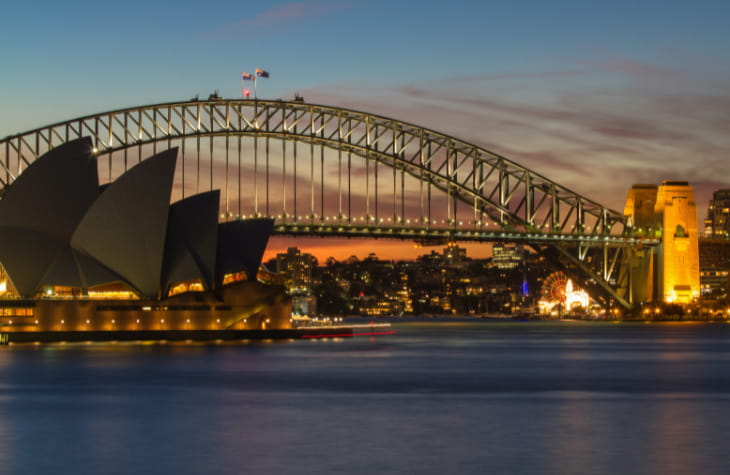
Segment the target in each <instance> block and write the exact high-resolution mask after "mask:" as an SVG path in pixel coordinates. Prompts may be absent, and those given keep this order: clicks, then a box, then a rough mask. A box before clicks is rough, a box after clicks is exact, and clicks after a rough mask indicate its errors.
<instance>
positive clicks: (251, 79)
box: [241, 73, 256, 81]
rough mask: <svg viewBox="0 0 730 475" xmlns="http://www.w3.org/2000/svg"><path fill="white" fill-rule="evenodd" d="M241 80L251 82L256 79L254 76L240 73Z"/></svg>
mask: <svg viewBox="0 0 730 475" xmlns="http://www.w3.org/2000/svg"><path fill="white" fill-rule="evenodd" d="M241 79H243V80H244V81H253V80H254V79H256V76H254V75H253V74H248V73H241Z"/></svg>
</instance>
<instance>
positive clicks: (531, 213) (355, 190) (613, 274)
mask: <svg viewBox="0 0 730 475" xmlns="http://www.w3.org/2000/svg"><path fill="white" fill-rule="evenodd" d="M82 136H90V137H91V138H92V140H93V141H94V144H95V148H96V153H97V154H98V157H99V167H100V170H99V172H100V176H101V177H103V179H107V180H108V181H112V180H114V179H115V178H116V177H117V176H119V175H120V174H122V173H123V172H125V171H126V170H127V169H128V168H129V167H131V166H133V165H134V164H136V163H138V162H139V161H140V160H141V157H147V156H150V155H152V154H154V153H156V152H157V151H158V150H162V149H164V148H169V147H174V146H177V147H179V149H180V157H179V159H178V169H177V171H176V178H175V185H174V192H173V194H174V196H173V198H174V199H178V198H183V197H185V196H189V195H191V194H194V193H197V192H201V191H206V190H210V189H220V190H221V219H222V220H229V219H238V218H247V217H254V216H255V217H260V216H270V217H273V218H275V219H276V225H275V231H274V232H275V233H277V234H288V235H295V234H296V235H317V236H327V235H331V236H345V237H392V238H400V239H410V240H418V241H424V242H429V241H436V242H439V241H444V240H461V241H524V242H526V243H529V244H531V245H533V246H534V247H536V248H539V249H540V250H541V251H543V252H545V253H546V254H547V255H552V256H553V257H554V258H555V259H556V262H557V261H559V262H560V263H562V264H563V266H564V267H566V268H567V269H568V270H569V271H570V270H572V271H573V274H574V276H575V278H577V279H578V280H579V281H580V282H581V283H582V284H584V286H585V287H587V288H588V289H590V290H591V291H592V293H593V295H594V297H597V298H599V299H601V300H603V301H604V303H606V304H607V305H608V304H610V303H611V302H615V303H617V304H619V305H622V306H624V307H626V308H629V307H631V296H630V295H629V294H628V291H627V290H626V289H628V288H629V285H628V279H629V277H630V276H629V275H628V272H624V271H623V269H625V268H626V267H627V266H624V265H622V263H623V262H625V259H626V255H627V252H630V251H631V250H632V249H636V248H637V247H641V246H644V245H647V244H654V243H653V242H652V241H646V240H645V241H640V240H638V239H637V238H635V237H632V236H630V235H629V233H628V232H627V231H628V230H627V228H626V223H625V221H624V217H623V215H622V214H621V213H619V212H617V211H614V210H611V209H608V208H606V207H604V206H602V205H600V204H599V203H597V202H595V201H593V200H590V199H589V198H587V197H585V196H582V195H580V194H578V193H575V192H573V191H571V190H569V189H567V188H566V187H564V186H562V185H560V184H558V183H556V182H555V181H552V180H550V179H548V178H546V177H544V176H542V175H540V174H538V173H536V172H534V171H532V170H530V169H528V168H525V167H522V166H520V165H519V164H517V163H515V162H513V161H510V160H508V159H507V158H505V157H502V156H500V155H498V154H495V153H493V152H490V151H488V150H486V149H483V148H481V147H478V146H476V145H473V144H470V143H467V142H464V141H462V140H459V139H457V138H454V137H451V136H448V135H445V134H442V133H439V132H436V131H433V130H429V129H425V128H422V127H418V126H416V125H412V124H408V123H404V122H401V121H398V120H394V119H389V118H386V117H381V116H377V115H373V114H367V113H363V112H358V111H353V110H348V109H342V108H337V107H329V106H322V105H314V104H306V103H304V102H301V101H295V102H285V101H263V100H258V101H254V100H223V99H211V100H207V101H201V100H197V99H196V100H191V101H188V102H175V103H166V104H156V105H148V106H142V107H135V108H130V109H123V110H117V111H112V112H104V113H101V114H95V115H90V116H86V117H81V118H77V119H73V120H69V121H66V122H60V123H57V124H53V125H49V126H46V127H42V128H38V129H35V130H32V131H29V132H25V133H22V134H18V135H15V136H10V137H6V138H5V139H3V140H2V141H0V182H1V183H2V185H3V186H7V185H9V184H10V183H12V181H13V180H14V179H15V177H17V176H18V174H19V173H20V172H21V171H22V170H23V168H24V167H26V166H27V165H28V164H30V163H31V162H32V161H33V160H35V158H37V157H38V156H40V155H41V154H43V153H45V152H46V151H48V150H49V149H51V148H53V147H55V146H58V145H60V144H62V143H65V142H67V141H69V140H72V139H75V138H78V137H82ZM175 194H176V195H175Z"/></svg>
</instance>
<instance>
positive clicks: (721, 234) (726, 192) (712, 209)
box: [704, 188, 730, 239]
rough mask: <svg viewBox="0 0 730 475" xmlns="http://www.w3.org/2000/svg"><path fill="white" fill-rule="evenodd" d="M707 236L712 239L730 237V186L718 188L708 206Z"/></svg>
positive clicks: (706, 219)
mask: <svg viewBox="0 0 730 475" xmlns="http://www.w3.org/2000/svg"><path fill="white" fill-rule="evenodd" d="M704 234H705V237H707V238H711V239H727V238H730V188H725V189H722V190H717V191H715V192H714V193H713V194H712V200H710V205H709V206H708V207H707V217H706V218H705V233H704Z"/></svg>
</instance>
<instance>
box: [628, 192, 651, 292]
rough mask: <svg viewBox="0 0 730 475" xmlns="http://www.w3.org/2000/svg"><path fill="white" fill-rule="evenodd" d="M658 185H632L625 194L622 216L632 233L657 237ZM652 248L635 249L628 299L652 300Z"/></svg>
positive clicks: (631, 262) (631, 261) (631, 263)
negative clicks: (624, 217) (626, 219)
mask: <svg viewBox="0 0 730 475" xmlns="http://www.w3.org/2000/svg"><path fill="white" fill-rule="evenodd" d="M657 188H658V187H657V185H646V184H639V185H633V186H632V187H631V189H630V190H629V192H628V194H627V196H626V206H625V207H624V215H625V216H626V217H627V218H628V222H629V226H631V229H632V232H633V233H634V234H635V235H637V236H640V237H652V238H653V237H658V233H659V223H657V217H656V216H655V214H654V206H655V204H656V199H657ZM655 262H656V261H655V250H654V249H651V248H640V249H636V250H634V252H633V254H632V256H631V260H630V266H631V276H632V278H631V301H633V302H651V301H653V300H655V295H654V280H655V275H656V274H655V272H654V267H655V265H656V264H655Z"/></svg>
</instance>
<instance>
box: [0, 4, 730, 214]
mask: <svg viewBox="0 0 730 475" xmlns="http://www.w3.org/2000/svg"><path fill="white" fill-rule="evenodd" d="M728 19H730V2H727V1H694V2H690V1H666V0H665V1H636V0H633V1H623V0H617V1H612V2H592V1H553V2H548V1H519V0H516V1H510V2H504V1H498V2H493V1H454V2H443V1H418V2H415V1H413V2H412V1H398V0H391V1H381V0H375V1H364V0H331V1H330V0H324V1H303V2H265V1H260V2H240V1H238V2H232V1H231V2H229V1H222V2H221V1H209V2H189V1H175V2H168V1H147V2H141V1H136V0H134V1H127V2H114V3H110V2H97V1H94V2H92V1H85V0H83V1H76V2H63V3H60V2H51V1H37V2H13V3H12V5H11V6H6V7H5V8H4V12H3V15H2V16H1V17H0V45H2V46H1V48H2V53H3V55H2V56H3V67H2V68H1V69H0V111H2V113H1V114H0V136H5V135H10V134H15V133H19V132H22V131H25V130H29V129H32V128H35V127H38V126H42V125H45V124H49V123H52V122H57V121H62V120H65V119H70V118H73V117H77V116H80V115H85V114H91V113H95V112H102V111H106V110H111V109H116V108H121V107H130V106H136V105H142V104H150V103H157V102H167V101H175V100H186V99H189V98H191V97H193V96H194V95H196V94H200V96H201V97H205V96H207V95H208V94H209V93H210V92H212V91H214V90H218V91H219V92H220V93H221V95H223V96H226V97H238V96H239V95H240V80H239V78H240V73H241V72H242V71H247V72H253V70H254V68H256V67H260V68H264V69H266V70H268V71H270V72H271V78H270V79H268V80H266V81H261V82H260V83H259V86H260V88H259V96H260V97H266V98H291V97H293V94H294V93H295V92H299V93H300V94H302V95H303V96H304V97H305V99H306V100H307V101H308V102H320V103H326V104H331V105H337V106H344V107H352V108H356V109H361V110H366V111H370V112H376V113H379V114H382V115H386V116H390V117H394V118H397V119H402V120H404V121H408V122H413V123H417V124H419V125H424V126H427V127H429V128H433V129H436V130H440V131H443V132H447V133H450V134H453V135H455V136H457V137H460V138H463V139H466V140H470V141H473V142H475V143H477V144H479V145H481V146H484V147H486V148H488V149H490V150H494V151H496V152H499V153H502V154H504V155H506V156H508V157H510V158H512V159H513V160H515V161H517V162H519V163H521V164H523V165H525V166H528V167H530V168H534V169H535V170H537V171H539V172H540V173H542V174H544V175H546V176H548V177H550V178H553V179H556V180H557V181H559V182H561V183H563V184H565V185H566V186H568V187H570V188H572V189H574V190H576V191H578V192H581V193H585V194H587V195H589V196H590V197H591V198H594V199H596V200H598V201H600V202H602V203H605V204H607V205H608V206H611V207H614V208H616V209H621V208H622V206H623V200H624V198H625V195H626V190H627V189H628V188H629V187H630V186H631V184H632V183H646V182H648V183H658V182H660V181H661V180H664V179H685V180H689V181H690V182H691V183H692V184H693V185H694V186H695V189H696V193H697V202H698V206H699V209H700V210H701V211H700V213H701V214H704V209H705V206H706V203H707V199H709V196H710V194H711V192H712V191H713V190H714V189H717V188H721V187H730V165H728V163H730V33H728V31H730V30H729V29H728V28H727V22H728Z"/></svg>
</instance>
